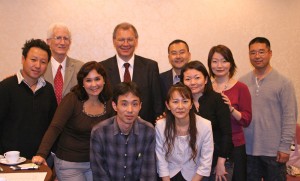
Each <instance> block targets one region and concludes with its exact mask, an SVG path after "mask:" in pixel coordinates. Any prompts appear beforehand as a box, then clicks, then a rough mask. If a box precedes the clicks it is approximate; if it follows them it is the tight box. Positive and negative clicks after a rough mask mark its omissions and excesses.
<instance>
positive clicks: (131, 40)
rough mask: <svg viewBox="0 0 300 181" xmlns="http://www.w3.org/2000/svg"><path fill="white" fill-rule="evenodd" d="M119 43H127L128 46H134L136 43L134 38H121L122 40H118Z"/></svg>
mask: <svg viewBox="0 0 300 181" xmlns="http://www.w3.org/2000/svg"><path fill="white" fill-rule="evenodd" d="M116 40H117V42H118V43H120V44H123V43H125V42H126V41H127V43H128V44H133V42H134V38H127V39H125V38H120V39H116Z"/></svg>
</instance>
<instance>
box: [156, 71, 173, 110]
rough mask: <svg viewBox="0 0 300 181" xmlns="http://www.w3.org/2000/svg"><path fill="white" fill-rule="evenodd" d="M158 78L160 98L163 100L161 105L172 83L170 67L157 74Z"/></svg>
mask: <svg viewBox="0 0 300 181" xmlns="http://www.w3.org/2000/svg"><path fill="white" fill-rule="evenodd" d="M159 78H160V86H161V95H162V100H163V105H164V102H165V101H166V99H167V94H168V91H169V89H170V87H171V86H172V85H173V72H172V69H170V70H168V71H166V72H163V73H161V74H160V75H159Z"/></svg>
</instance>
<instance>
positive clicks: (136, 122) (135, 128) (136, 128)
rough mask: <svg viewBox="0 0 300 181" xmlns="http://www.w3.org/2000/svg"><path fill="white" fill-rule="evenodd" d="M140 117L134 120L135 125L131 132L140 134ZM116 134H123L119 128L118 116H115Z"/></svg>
mask: <svg viewBox="0 0 300 181" xmlns="http://www.w3.org/2000/svg"><path fill="white" fill-rule="evenodd" d="M138 119H139V117H138V118H137V119H136V120H135V121H134V123H133V125H132V128H131V129H133V130H132V131H130V134H132V133H133V134H136V135H139V125H138ZM113 124H114V135H118V134H121V133H122V132H121V130H120V128H119V125H118V122H117V116H115V117H114V123H113ZM130 134H129V135H130Z"/></svg>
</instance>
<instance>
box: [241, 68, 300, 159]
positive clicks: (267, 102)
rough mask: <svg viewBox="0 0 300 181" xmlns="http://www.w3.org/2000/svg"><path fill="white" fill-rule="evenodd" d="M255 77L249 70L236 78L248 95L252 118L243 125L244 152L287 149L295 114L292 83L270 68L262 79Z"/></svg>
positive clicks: (266, 153) (258, 153) (268, 152)
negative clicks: (257, 79) (247, 91)
mask: <svg viewBox="0 0 300 181" xmlns="http://www.w3.org/2000/svg"><path fill="white" fill-rule="evenodd" d="M255 79H256V77H255V75H254V74H253V72H250V73H248V74H246V75H245V76H243V77H242V78H241V79H240V81H241V82H244V83H245V84H246V85H247V86H248V88H249V91H250V94H251V99H252V121H251V124H250V125H249V127H247V128H245V129H244V131H245V139H246V152H247V154H248V155H253V156H276V155H277V152H278V151H281V152H284V153H290V145H291V143H292V141H293V140H294V136H295V128H296V120H297V114H298V113H297V102H296V96H295V90H294V87H293V84H292V82H291V81H290V80H289V79H287V78H286V77H284V76H282V75H281V74H279V73H278V72H277V71H276V70H274V69H272V71H271V72H270V73H269V74H268V75H267V76H266V77H264V78H263V79H262V80H260V81H256V80H255Z"/></svg>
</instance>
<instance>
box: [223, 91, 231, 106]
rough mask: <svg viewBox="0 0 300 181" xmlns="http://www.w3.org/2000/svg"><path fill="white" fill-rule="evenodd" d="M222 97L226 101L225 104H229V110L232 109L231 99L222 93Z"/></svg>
mask: <svg viewBox="0 0 300 181" xmlns="http://www.w3.org/2000/svg"><path fill="white" fill-rule="evenodd" d="M221 95H222V98H223V100H224V103H225V104H227V105H228V106H229V108H231V102H230V100H229V98H228V97H227V96H226V95H225V94H224V93H223V92H222V93H221Z"/></svg>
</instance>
